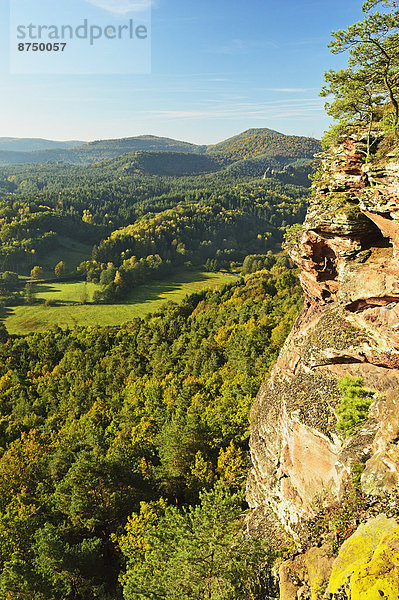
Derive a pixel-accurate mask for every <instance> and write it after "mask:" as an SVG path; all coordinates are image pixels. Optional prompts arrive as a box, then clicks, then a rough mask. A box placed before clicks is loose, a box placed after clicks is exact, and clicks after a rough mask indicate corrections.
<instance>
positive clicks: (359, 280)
mask: <svg viewBox="0 0 399 600" xmlns="http://www.w3.org/2000/svg"><path fill="white" fill-rule="evenodd" d="M380 143H383V142H382V141H381V140H376V144H375V146H376V147H378V144H380ZM364 148H365V140H362V139H361V138H358V139H348V140H345V141H344V142H343V143H342V144H341V145H340V146H339V147H337V148H335V149H334V150H333V151H331V152H329V153H328V154H324V155H322V156H321V159H322V169H321V176H320V178H319V180H318V183H317V186H316V188H315V193H314V196H313V197H312V199H311V202H310V207H309V211H308V215H307V218H306V221H305V224H304V226H303V228H302V230H301V231H299V232H297V233H296V234H294V235H293V236H292V237H291V238H290V239H288V240H287V242H286V249H287V251H288V253H289V254H290V256H291V257H292V258H293V260H294V261H295V262H296V263H297V264H298V266H299V267H300V268H301V270H302V274H301V283H302V286H303V289H304V292H305V304H304V309H303V311H302V313H301V315H300V316H299V318H298V320H297V322H296V324H295V326H294V328H293V330H292V332H291V334H290V336H289V338H288V339H287V341H286V343H285V345H284V347H283V349H282V351H281V353H280V356H279V358H278V360H277V362H276V364H275V366H274V368H273V370H272V373H271V376H270V378H269V380H268V381H267V382H266V383H265V384H264V385H263V386H262V388H261V389H260V391H259V394H258V396H257V399H256V401H255V403H254V406H253V409H252V418H251V442H250V444H251V456H252V470H251V473H250V475H249V478H248V484H247V499H248V503H249V505H250V507H251V508H252V510H251V517H250V519H249V529H250V530H253V531H256V530H257V531H259V532H260V533H261V534H263V535H267V536H268V537H269V539H271V540H272V541H273V540H274V541H275V544H280V543H281V541H282V535H283V536H284V535H289V536H292V537H293V538H294V539H296V540H297V541H299V540H303V539H304V538H303V532H304V531H306V528H307V527H308V523H311V520H312V519H313V518H314V517H315V515H317V514H318V512H319V511H320V510H321V509H324V510H325V509H328V507H332V506H335V505H337V504H339V503H340V502H341V501H342V500H343V498H344V497H345V495H346V494H347V489H348V485H349V483H350V481H351V477H352V469H353V466H354V465H355V464H358V463H362V464H363V465H364V472H363V474H362V478H361V485H362V489H363V492H364V493H366V494H370V495H374V496H385V495H386V494H390V493H391V492H393V491H394V490H395V488H397V486H398V483H399V405H398V403H399V393H398V392H399V262H398V252H399V145H397V146H396V148H393V149H392V148H391V150H390V153H389V154H386V155H385V157H384V158H383V159H380V161H379V162H374V163H369V164H365V163H364ZM346 375H349V376H352V377H362V378H363V385H364V387H366V388H368V389H370V390H373V391H374V392H375V395H374V400H373V403H372V406H371V408H370V411H369V416H368V419H367V420H366V421H365V422H363V423H362V425H361V426H360V427H359V429H358V431H357V433H356V435H354V436H352V437H350V438H345V437H344V436H342V435H338V433H337V429H336V425H337V417H336V409H337V406H338V405H339V403H340V401H341V393H340V391H339V389H338V387H337V383H338V381H339V379H340V378H342V377H344V376H346ZM282 531H283V532H285V533H284V534H281V532H282Z"/></svg>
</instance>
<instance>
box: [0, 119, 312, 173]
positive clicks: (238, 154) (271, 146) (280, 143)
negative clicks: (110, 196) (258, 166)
mask: <svg viewBox="0 0 399 600" xmlns="http://www.w3.org/2000/svg"><path fill="white" fill-rule="evenodd" d="M7 139H8V140H11V141H9V142H6V140H7ZM3 140H4V142H3V146H2V144H1V138H0V164H2V165H6V164H27V163H45V162H61V163H67V164H76V165H79V164H82V165H84V164H91V163H96V162H101V161H106V160H109V159H112V158H115V157H118V156H121V155H123V154H126V153H130V152H139V151H141V152H168V153H172V152H174V153H181V154H184V155H186V154H194V155H197V156H198V155H203V156H208V157H209V158H211V159H212V160H214V159H216V160H217V162H218V164H224V165H229V164H232V163H234V162H236V161H239V160H246V159H251V158H255V157H258V156H262V157H263V158H264V159H265V167H268V166H271V165H268V164H267V161H268V160H269V159H273V161H274V162H277V163H278V164H279V165H282V166H284V165H286V164H288V163H290V162H292V161H293V160H297V159H303V158H309V159H311V158H312V157H313V155H314V154H315V153H316V152H319V151H320V150H321V146H320V142H318V141H317V140H315V139H313V138H308V137H299V136H294V135H285V134H283V133H279V132H277V131H273V130H272V129H266V128H264V129H248V130H247V131H244V132H243V133H240V134H239V135H236V136H234V137H232V138H229V139H227V140H224V141H222V142H220V143H218V144H215V145H211V146H200V145H196V144H191V143H189V142H184V141H180V140H174V139H171V138H165V137H157V136H153V135H141V136H137V137H128V138H121V139H110V140H97V141H94V142H88V143H85V144H81V145H76V144H77V143H78V142H76V143H75V142H53V144H56V145H57V144H73V145H74V147H69V148H65V147H60V146H58V147H52V148H43V147H41V148H40V146H42V145H43V144H45V143H48V144H49V143H51V142H48V141H47V140H27V141H25V142H24V143H25V145H24V144H23V143H22V142H23V140H20V144H19V146H18V144H16V142H15V144H14V142H13V141H12V139H10V138H3ZM28 142H29V143H28ZM7 143H8V144H9V146H7ZM29 144H30V146H31V147H32V148H33V147H36V149H35V150H32V151H27V150H24V151H22V150H19V151H17V150H16V148H17V147H20V148H27V147H29ZM10 147H13V148H15V149H13V150H9V148H10Z"/></svg>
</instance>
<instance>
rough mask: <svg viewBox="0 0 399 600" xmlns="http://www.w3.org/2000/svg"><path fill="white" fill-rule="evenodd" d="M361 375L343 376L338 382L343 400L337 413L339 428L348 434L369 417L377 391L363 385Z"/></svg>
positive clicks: (351, 433)
mask: <svg viewBox="0 0 399 600" xmlns="http://www.w3.org/2000/svg"><path fill="white" fill-rule="evenodd" d="M362 384H363V379H362V378H361V377H349V376H346V377H343V378H342V379H340V380H339V382H338V388H339V390H340V392H341V393H342V400H341V403H340V405H339V406H338V408H337V410H336V413H337V415H338V424H337V429H338V431H341V432H342V433H344V434H345V435H347V436H350V435H353V434H354V433H356V431H357V429H358V427H359V425H361V423H362V422H363V421H365V419H367V415H368V410H369V408H370V404H371V402H372V401H373V398H374V396H375V392H372V391H371V390H367V389H365V388H364V387H363V385H362Z"/></svg>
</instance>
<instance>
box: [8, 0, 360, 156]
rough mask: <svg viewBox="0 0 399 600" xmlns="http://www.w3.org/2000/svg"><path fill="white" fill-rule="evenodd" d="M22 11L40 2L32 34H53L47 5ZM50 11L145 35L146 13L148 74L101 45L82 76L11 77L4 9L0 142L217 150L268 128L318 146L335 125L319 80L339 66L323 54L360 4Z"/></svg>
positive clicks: (80, 2) (128, 52)
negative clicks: (38, 27)
mask: <svg viewBox="0 0 399 600" xmlns="http://www.w3.org/2000/svg"><path fill="white" fill-rule="evenodd" d="M25 1H29V2H30V3H31V4H30V6H31V7H32V6H34V2H35V1H36V3H37V4H36V5H37V7H39V5H40V9H39V8H37V15H36V16H37V19H38V22H39V19H40V22H43V23H47V22H48V21H46V20H45V19H46V15H45V14H44V10H42V9H43V6H44V4H43V2H44V0H25ZM46 1H49V0H46ZM51 1H52V2H53V4H54V3H57V2H58V7H59V12H60V14H61V13H63V14H64V13H65V11H66V12H68V14H69V18H70V19H71V22H81V21H82V19H83V18H88V19H89V21H90V22H97V21H99V22H109V23H114V22H115V23H116V22H119V20H123V19H128V18H131V19H133V21H134V22H135V23H140V22H141V21H140V19H141V18H142V17H143V15H144V14H147V12H148V11H150V12H151V29H150V33H149V36H148V41H149V42H150V43H151V66H150V69H149V68H148V69H147V70H148V71H149V72H147V73H137V72H136V73H134V72H133V73H132V72H129V68H130V65H131V64H133V62H134V57H133V54H132V52H133V47H132V46H129V45H128V44H126V43H125V44H124V45H122V46H120V50H119V54H117V55H115V48H116V45H115V46H113V50H112V52H113V53H114V54H113V56H112V59H111V58H109V57H108V58H109V60H108V62H107V61H106V60H105V58H104V56H105V55H104V54H103V55H102V54H101V52H102V51H103V49H104V47H105V45H104V47H103V48H102V47H101V45H100V42H99V43H98V49H99V50H98V51H97V55H96V53H95V50H94V49H93V48H91V50H93V56H94V57H95V58H93V59H92V60H93V61H94V62H96V64H94V63H93V64H92V66H91V70H90V72H88V73H85V74H82V73H79V72H71V73H63V72H62V69H61V68H60V69H59V71H57V68H56V69H54V72H52V73H41V72H39V73H37V72H36V73H35V72H28V73H26V74H19V73H15V69H13V67H12V65H11V69H12V70H14V72H10V56H12V55H13V54H15V51H16V44H17V40H16V39H14V38H15V32H14V29H13V27H11V25H10V4H9V3H10V2H11V9H13V5H12V3H13V2H23V0H0V23H1V25H0V28H3V31H1V35H0V72H1V77H0V87H1V90H0V137H1V136H10V137H41V138H47V139H55V140H71V139H78V140H95V139H104V138H120V137H129V136H136V135H142V134H152V135H158V136H166V137H171V138H175V139H181V140H186V141H189V142H194V143H200V144H212V143H216V142H218V141H221V140H222V139H226V138H228V137H231V136H233V135H236V134H238V133H240V132H241V131H244V130H246V129H249V128H252V127H268V128H270V129H275V130H277V131H281V132H283V133H286V134H294V135H306V136H312V137H317V138H319V137H320V136H321V135H322V132H323V131H324V130H325V129H326V128H327V127H328V125H329V123H330V120H329V118H328V117H327V115H326V114H325V111H324V107H323V106H324V101H325V100H324V99H323V98H320V97H319V95H318V94H319V91H320V88H321V86H322V83H323V74H324V71H326V70H328V69H330V68H334V69H336V68H340V67H341V66H344V65H345V63H346V58H345V56H342V55H340V56H334V55H332V54H331V53H330V51H329V49H328V48H327V45H328V42H329V40H330V33H331V31H332V30H337V29H342V28H345V27H347V26H348V25H350V24H351V23H353V22H355V21H357V20H359V19H361V18H362V12H361V4H362V2H361V0H360V1H358V0H303V1H300V0H282V1H279V2H278V1H276V0H273V1H272V0H247V1H246V2H244V1H242V0H201V1H200V2H199V1H198V0H51ZM40 3H41V4H40ZM138 3H142V5H141V6H138ZM143 4H144V6H143ZM150 4H151V7H150V6H149V5H150ZM14 9H15V5H14ZM11 13H13V11H12V10H11ZM18 18H20V16H19V17H18ZM29 18H31V15H30V16H29ZM96 19H97V21H96ZM107 20H108V21H107ZM64 21H65V19H64ZM121 22H122V21H121ZM11 24H12V19H11ZM18 41H19V40H18ZM101 43H102V42H101ZM105 43H108V48H110V47H111V46H110V44H112V43H113V42H109V41H107V42H105V41H104V44H105ZM70 46H71V44H70ZM10 48H11V50H10ZM100 50H101V51H100ZM79 52H83V50H79V51H78V47H77V46H75V54H70V55H69V60H70V61H72V63H73V64H72V69H71V70H72V71H73V70H74V68H75V70H76V71H79V66H80V63H81V62H83V60H84V59H83V55H82V54H81V55H80V56H81V58H79ZM17 58H18V57H17ZM19 58H21V57H19ZM24 58H25V59H27V58H30V57H27V56H25V57H24ZM41 58H43V56H42V57H41ZM53 59H54V60H55V58H54V57H53ZM58 59H60V57H58V58H57V60H58ZM106 63H107V64H106ZM58 64H59V65H61V61H60V62H59V63H58ZM70 66H71V65H70ZM103 66H104V69H103V70H107V72H101V70H102V68H103ZM95 70H97V71H99V72H95Z"/></svg>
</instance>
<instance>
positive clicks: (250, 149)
mask: <svg viewBox="0 0 399 600" xmlns="http://www.w3.org/2000/svg"><path fill="white" fill-rule="evenodd" d="M319 151H320V143H319V142H318V141H317V140H315V139H312V138H305V137H299V136H294V135H284V134H283V133H279V132H278V131H273V130H272V129H266V128H264V129H248V130H247V131H244V132H243V133H241V134H239V135H236V136H234V137H232V138H229V139H228V140H225V141H223V142H220V143H219V144H215V145H213V146H208V152H209V153H211V154H212V155H215V156H218V155H220V156H223V159H224V160H225V161H226V162H228V163H229V162H234V161H237V160H242V159H247V158H253V157H256V156H258V155H262V156H263V157H264V158H266V157H267V158H271V157H282V156H289V157H290V158H305V157H306V158H313V155H314V154H315V153H316V152H319ZM264 170H265V169H264Z"/></svg>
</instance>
